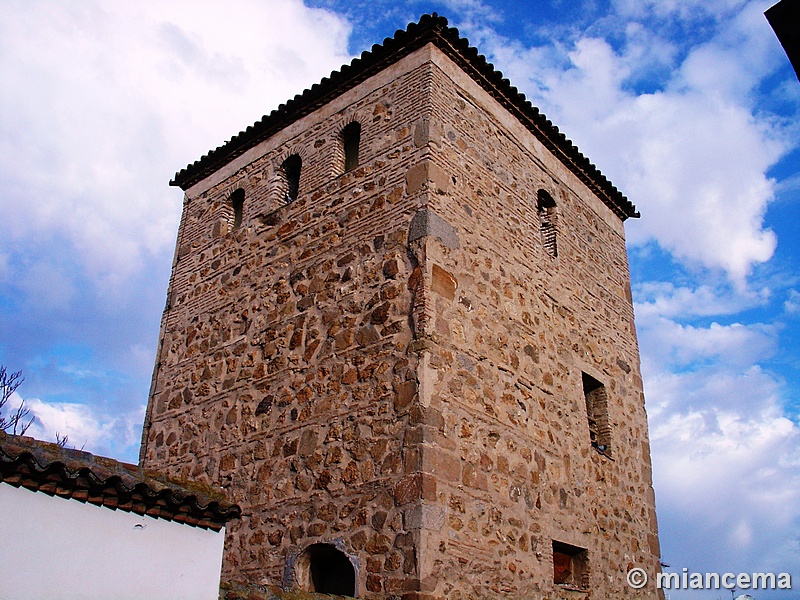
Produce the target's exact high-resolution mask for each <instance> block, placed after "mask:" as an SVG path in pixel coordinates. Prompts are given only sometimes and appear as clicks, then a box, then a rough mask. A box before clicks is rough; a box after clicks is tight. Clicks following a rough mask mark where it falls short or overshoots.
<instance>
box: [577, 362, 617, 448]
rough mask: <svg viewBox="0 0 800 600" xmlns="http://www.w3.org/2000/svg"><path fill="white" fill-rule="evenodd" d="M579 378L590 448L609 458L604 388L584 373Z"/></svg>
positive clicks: (608, 431) (606, 407)
mask: <svg viewBox="0 0 800 600" xmlns="http://www.w3.org/2000/svg"><path fill="white" fill-rule="evenodd" d="M581 377H582V381H583V397H584V399H585V400H586V417H587V419H588V422H589V438H590V440H591V444H592V447H593V448H594V449H595V450H597V451H598V452H600V453H602V454H605V455H607V456H611V423H610V421H609V418H608V394H607V393H606V386H604V385H603V384H602V383H600V382H599V381H597V379H595V378H594V377H592V376H591V375H587V374H586V373H582V374H581Z"/></svg>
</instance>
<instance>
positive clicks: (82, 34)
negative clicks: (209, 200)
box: [0, 0, 349, 288]
mask: <svg viewBox="0 0 800 600" xmlns="http://www.w3.org/2000/svg"><path fill="white" fill-rule="evenodd" d="M0 27H2V30H3V40H2V42H0V64H2V65H3V77H2V78H1V79H0V103H2V105H3V107H4V108H3V113H2V116H0V140H2V141H0V173H2V175H0V184H2V186H3V189H4V190H5V191H6V193H4V194H3V196H2V198H1V199H0V207H2V210H3V213H4V219H5V221H6V223H8V224H10V225H11V227H10V228H9V231H10V232H11V236H12V240H13V241H14V242H16V243H18V244H22V245H24V246H25V247H26V252H27V254H29V255H30V254H46V252H47V249H46V248H43V247H42V246H40V245H39V244H38V240H43V239H45V238H47V237H48V236H50V235H53V234H56V235H59V236H62V237H63V238H65V239H67V240H68V241H69V242H70V243H71V244H72V247H73V248H74V250H75V253H76V262H77V263H79V264H80V265H81V266H82V267H83V269H84V272H85V273H87V274H89V275H90V279H92V280H93V281H95V283H96V284H97V285H99V286H101V287H111V288H114V287H115V286H120V285H124V284H125V283H126V281H127V279H128V278H129V277H130V276H131V275H132V274H133V273H135V272H136V271H138V270H140V269H141V268H142V266H143V264H144V263H143V261H144V260H146V259H147V258H148V257H150V256H154V255H158V254H168V253H169V252H170V251H171V248H172V245H173V243H174V232H175V228H176V226H177V220H178V216H179V213H180V192H179V191H176V190H174V189H170V188H168V186H167V182H168V181H169V179H170V177H171V176H172V174H173V173H174V172H175V171H177V170H179V169H180V168H182V167H184V166H185V165H186V164H187V163H189V162H192V161H194V160H196V159H198V158H199V157H200V156H201V155H202V154H204V153H205V152H207V151H208V150H209V149H211V148H213V147H216V146H218V145H220V144H221V143H223V142H224V141H225V140H226V139H228V138H229V137H230V136H231V135H232V134H234V133H236V132H237V131H239V130H241V129H244V128H245V127H246V126H248V125H251V124H252V123H253V122H255V121H256V120H258V119H259V118H260V117H261V116H262V115H263V114H264V113H267V112H269V111H270V110H271V109H273V108H275V107H277V105H278V103H279V102H281V101H284V100H285V99H286V98H289V97H291V96H293V95H294V94H295V93H296V92H297V91H298V90H301V89H303V88H304V87H306V86H309V85H310V84H312V83H313V82H315V81H316V80H318V79H319V78H321V77H322V76H323V75H326V74H327V73H329V72H330V70H332V69H334V68H337V67H338V66H340V65H341V64H342V63H343V62H346V60H347V58H348V57H347V55H346V51H345V48H346V41H347V36H348V33H349V26H348V25H347V24H346V23H344V22H343V21H341V20H340V19H338V18H337V17H335V16H334V15H332V14H331V13H328V12H325V11H322V10H312V9H308V8H306V7H305V6H304V5H303V4H302V2H300V0H273V1H271V2H268V3H264V2H258V1H256V0H249V1H243V2H240V3H238V4H237V9H236V10H231V9H230V8H229V7H225V6H223V5H222V4H219V3H216V2H211V1H203V2H190V1H188V0H173V1H170V2H156V1H155V0H147V1H144V2H136V3H130V2H110V3H109V2H99V1H97V0H94V1H87V2H81V3H79V4H74V3H52V2H43V1H30V2H27V1H26V2H19V1H12V2H10V3H6V5H5V6H4V10H3V11H2V13H0ZM9 241H10V240H9ZM10 262H11V264H10V268H12V269H14V268H16V269H19V268H20V265H15V264H14V262H13V261H10Z"/></svg>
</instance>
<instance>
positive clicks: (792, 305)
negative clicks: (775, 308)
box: [783, 290, 800, 314]
mask: <svg viewBox="0 0 800 600" xmlns="http://www.w3.org/2000/svg"><path fill="white" fill-rule="evenodd" d="M783 309H784V310H785V311H786V312H787V313H789V314H797V313H799V312H800V292H798V291H797V290H789V293H788V294H787V298H786V300H785V301H784V303H783Z"/></svg>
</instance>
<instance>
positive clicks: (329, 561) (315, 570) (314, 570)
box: [294, 544, 356, 597]
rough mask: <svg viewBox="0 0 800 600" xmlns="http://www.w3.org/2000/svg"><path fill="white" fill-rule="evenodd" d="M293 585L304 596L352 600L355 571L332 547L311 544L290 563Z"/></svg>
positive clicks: (344, 555) (347, 559)
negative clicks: (300, 590) (348, 598)
mask: <svg viewBox="0 0 800 600" xmlns="http://www.w3.org/2000/svg"><path fill="white" fill-rule="evenodd" d="M294 572H295V579H296V580H297V585H298V586H299V587H300V589H302V590H303V591H306V592H315V593H317V594H333V595H336V596H349V597H355V595H356V571H355V568H354V567H353V563H352V562H350V559H349V558H348V557H347V555H346V554H345V553H344V552H342V551H341V550H339V549H338V548H337V547H336V546H334V545H333V544H311V545H310V546H308V547H307V548H306V549H305V550H303V551H302V552H301V553H300V554H299V555H298V556H297V558H296V559H295V562H294Z"/></svg>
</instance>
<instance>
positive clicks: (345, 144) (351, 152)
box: [342, 121, 361, 173]
mask: <svg viewBox="0 0 800 600" xmlns="http://www.w3.org/2000/svg"><path fill="white" fill-rule="evenodd" d="M360 143H361V124H360V123H358V122H357V121H353V122H352V123H350V124H349V125H347V126H346V127H345V128H344V129H342V149H343V150H344V171H345V173H346V172H347V171H352V170H353V169H355V168H356V167H357V166H358V147H359V145H360Z"/></svg>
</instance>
